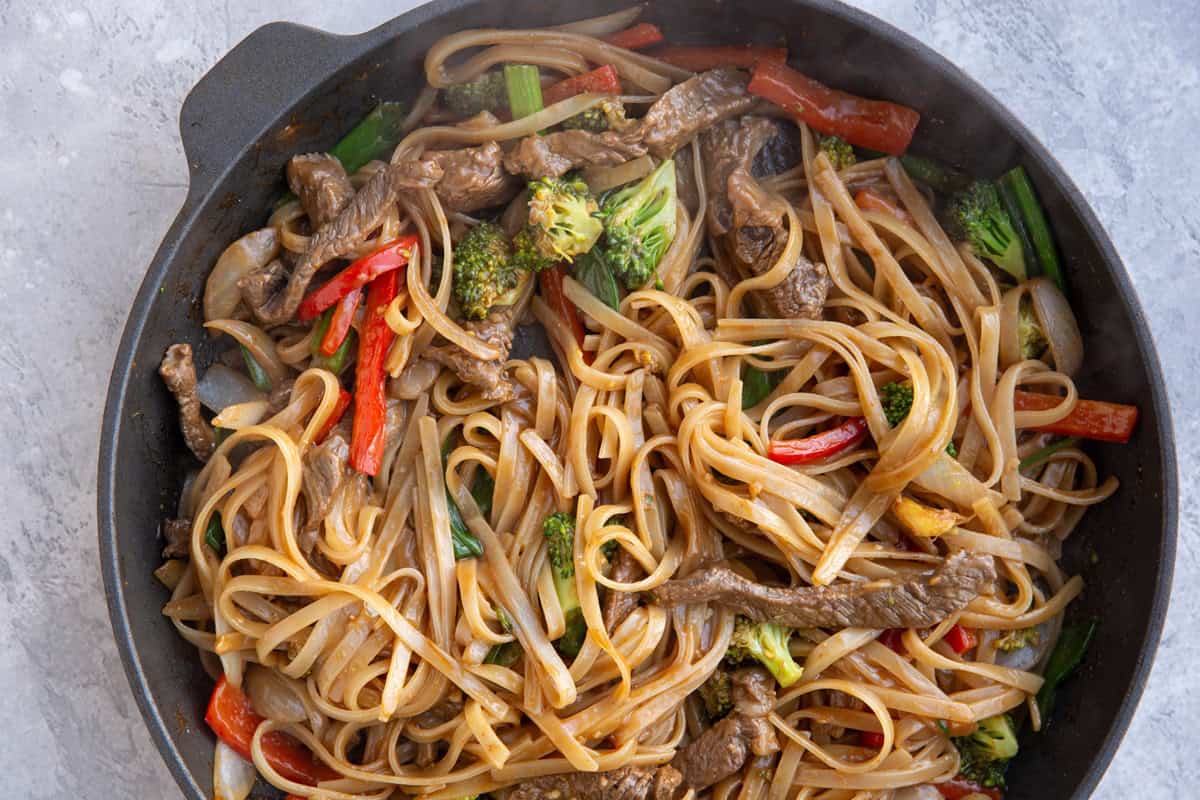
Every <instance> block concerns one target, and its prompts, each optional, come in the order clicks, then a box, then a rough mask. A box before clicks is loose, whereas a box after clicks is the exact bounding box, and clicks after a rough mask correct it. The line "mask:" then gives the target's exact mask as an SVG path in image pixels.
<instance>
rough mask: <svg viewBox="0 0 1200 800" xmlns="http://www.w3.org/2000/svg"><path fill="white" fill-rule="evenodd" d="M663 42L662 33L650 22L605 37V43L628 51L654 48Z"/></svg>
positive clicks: (640, 23)
mask: <svg viewBox="0 0 1200 800" xmlns="http://www.w3.org/2000/svg"><path fill="white" fill-rule="evenodd" d="M662 40H663V34H662V31H660V30H659V29H658V26H657V25H652V24H650V23H649V22H639V23H638V24H637V25H634V26H633V27H630V28H626V29H625V30H623V31H617V32H616V33H612V34H609V35H608V36H605V37H604V41H606V42H608V43H609V44H611V45H615V46H617V47H624V48H625V49H626V50H640V49H642V48H643V47H653V46H654V45H656V44H658V43H659V42H661V41H662Z"/></svg>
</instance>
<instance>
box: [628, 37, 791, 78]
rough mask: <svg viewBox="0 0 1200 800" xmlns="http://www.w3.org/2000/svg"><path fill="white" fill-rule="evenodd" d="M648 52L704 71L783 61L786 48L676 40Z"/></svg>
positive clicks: (689, 68) (785, 57)
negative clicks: (686, 42)
mask: <svg viewBox="0 0 1200 800" xmlns="http://www.w3.org/2000/svg"><path fill="white" fill-rule="evenodd" d="M648 55H650V56H651V57H653V58H657V59H659V60H660V61H666V62H667V63H668V64H673V65H675V66H677V67H679V68H680V69H687V70H691V71H692V72H704V71H705V70H710V69H716V68H717V67H740V68H742V69H754V67H755V65H757V64H758V62H760V61H774V62H776V63H779V64H783V63H784V62H786V61H787V57H788V51H787V48H786V47H768V46H766V45H761V44H718V45H684V44H680V45H668V46H667V47H660V48H658V49H657V50H655V51H654V52H652V53H649V54H648Z"/></svg>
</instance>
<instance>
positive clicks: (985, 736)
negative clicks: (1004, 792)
mask: <svg viewBox="0 0 1200 800" xmlns="http://www.w3.org/2000/svg"><path fill="white" fill-rule="evenodd" d="M951 741H953V742H954V746H955V747H957V748H958V753H959V755H960V756H961V759H960V766H959V772H960V773H961V774H962V775H963V777H965V778H967V779H968V780H972V781H975V782H976V783H978V784H979V785H980V786H983V787H984V788H987V789H1001V788H1003V787H1004V772H1005V770H1007V769H1008V762H1009V761H1010V760H1012V758H1013V757H1014V756H1015V755H1016V754H1017V749H1018V748H1017V730H1016V726H1015V725H1013V721H1012V717H1010V716H1009V715H1008V714H997V715H996V716H994V717H988V718H987V719H985V720H982V721H980V723H979V725H978V727H976V729H975V732H974V733H972V734H971V735H970V736H961V737H958V738H955V739H952V740H951Z"/></svg>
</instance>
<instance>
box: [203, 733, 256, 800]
mask: <svg viewBox="0 0 1200 800" xmlns="http://www.w3.org/2000/svg"><path fill="white" fill-rule="evenodd" d="M257 779H258V771H257V770H256V769H254V765H253V764H251V763H250V762H249V761H247V760H246V759H244V758H242V757H241V756H239V755H238V754H237V753H235V752H234V751H233V748H232V747H230V746H229V745H227V744H225V743H224V742H222V741H221V740H220V739H218V740H217V752H216V755H215V756H214V757H213V800H246V798H247V797H249V796H250V792H251V790H253V789H254V781H256V780H257Z"/></svg>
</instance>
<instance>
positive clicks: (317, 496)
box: [301, 431, 350, 524]
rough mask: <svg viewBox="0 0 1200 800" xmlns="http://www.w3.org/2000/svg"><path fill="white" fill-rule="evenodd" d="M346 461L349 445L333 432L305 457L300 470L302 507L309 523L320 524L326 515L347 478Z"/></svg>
mask: <svg viewBox="0 0 1200 800" xmlns="http://www.w3.org/2000/svg"><path fill="white" fill-rule="evenodd" d="M349 458H350V445H349V444H347V443H346V440H345V439H343V438H342V437H341V436H340V435H338V433H337V432H336V431H334V432H332V433H330V434H329V435H328V436H327V437H325V441H323V442H321V443H320V444H319V445H316V446H315V447H311V448H309V450H308V452H306V453H305V454H304V466H303V468H302V470H301V475H302V477H303V480H302V486H303V489H304V505H305V510H306V511H307V513H308V519H309V520H310V521H311V522H312V523H314V524H317V523H319V522H320V521H321V520H323V519H324V518H325V515H326V514H328V513H329V505H330V503H332V502H333V496H334V495H335V494H336V493H337V490H338V488H339V487H341V485H342V481H343V480H345V478H346V461H347V460H348V459H349Z"/></svg>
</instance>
